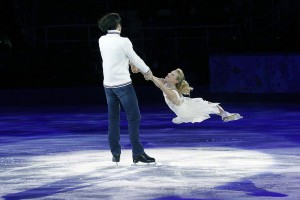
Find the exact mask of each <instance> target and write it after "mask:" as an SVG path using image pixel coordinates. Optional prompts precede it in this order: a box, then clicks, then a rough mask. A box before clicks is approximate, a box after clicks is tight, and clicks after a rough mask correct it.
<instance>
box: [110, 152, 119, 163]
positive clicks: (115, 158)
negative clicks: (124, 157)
mask: <svg viewBox="0 0 300 200" xmlns="http://www.w3.org/2000/svg"><path fill="white" fill-rule="evenodd" d="M112 161H113V162H116V163H117V162H120V154H113V157H112Z"/></svg>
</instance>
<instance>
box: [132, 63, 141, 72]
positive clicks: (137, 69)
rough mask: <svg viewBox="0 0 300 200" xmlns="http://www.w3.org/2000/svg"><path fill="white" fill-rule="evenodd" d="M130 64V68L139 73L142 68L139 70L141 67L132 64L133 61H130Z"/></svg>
mask: <svg viewBox="0 0 300 200" xmlns="http://www.w3.org/2000/svg"><path fill="white" fill-rule="evenodd" d="M129 65H130V68H131V71H132V73H135V74H136V73H139V72H140V70H139V68H137V67H136V66H134V64H132V63H129Z"/></svg>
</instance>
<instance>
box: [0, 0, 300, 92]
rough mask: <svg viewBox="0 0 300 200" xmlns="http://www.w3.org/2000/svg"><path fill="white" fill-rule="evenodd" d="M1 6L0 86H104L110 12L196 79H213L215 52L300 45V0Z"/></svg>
mask: <svg viewBox="0 0 300 200" xmlns="http://www.w3.org/2000/svg"><path fill="white" fill-rule="evenodd" d="M0 9H1V12H0V18H1V21H0V22H1V31H0V41H1V43H0V45H1V50H0V87H1V88H2V89H16V88H70V87H71V88H72V87H77V88H78V87H95V86H96V87H99V86H101V85H102V67H101V62H102V60H101V56H100V52H99V49H98V38H99V37H100V36H101V35H102V34H103V33H102V32H101V31H100V30H99V29H98V27H97V21H98V19H100V18H101V17H102V16H103V15H105V14H107V13H109V12H118V13H119V14H120V15H121V17H122V20H123V29H122V36H124V37H128V38H129V39H130V40H131V41H132V43H133V45H134V49H135V51H136V52H137V53H138V55H139V56H140V57H141V58H142V59H143V60H144V61H145V63H146V64H147V65H148V66H149V67H150V68H151V69H152V70H153V73H154V74H155V75H157V76H165V74H166V73H167V72H169V71H170V70H173V69H175V68H177V67H180V68H181V69H183V70H184V72H185V75H186V78H187V80H188V81H189V82H190V84H191V85H196V86H208V85H209V62H208V60H209V56H210V55H212V54H216V53H218V54H220V53H221V54H222V53H270V52H273V53H274V52H275V53H276V52H279V53H280V52H294V53H295V52H299V49H300V35H299V30H300V12H299V11H300V10H299V9H300V1H299V0H181V1H179V0H149V1H141V0H1V1H0ZM132 78H133V81H134V84H135V85H136V86H144V85H149V84H151V83H150V82H147V81H144V80H143V78H142V76H141V75H133V76H132Z"/></svg>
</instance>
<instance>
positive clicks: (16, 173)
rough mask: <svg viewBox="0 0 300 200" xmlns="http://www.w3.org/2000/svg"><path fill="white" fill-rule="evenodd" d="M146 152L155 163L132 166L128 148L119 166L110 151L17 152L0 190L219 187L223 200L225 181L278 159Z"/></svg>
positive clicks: (124, 192)
mask: <svg viewBox="0 0 300 200" xmlns="http://www.w3.org/2000/svg"><path fill="white" fill-rule="evenodd" d="M147 153H149V155H152V156H153V157H155V158H156V159H157V163H156V164H144V163H137V164H136V165H133V163H132V158H131V150H128V149H127V150H123V151H122V154H121V161H120V163H119V164H118V166H116V165H115V164H114V163H112V162H111V155H110V154H109V152H108V151H107V150H89V151H74V152H64V153H57V154H50V155H41V156H21V157H18V156H17V155H16V157H14V158H12V159H13V160H14V162H6V163H5V165H4V163H3V162H1V165H2V166H1V168H0V170H1V173H0V180H1V186H2V187H1V189H0V194H3V195H2V198H3V199H26V198H27V199H28V198H39V199H49V198H51V199H72V198H74V197H76V198H78V199H84V198H85V199H89V198H98V199H99V198H101V199H120V197H122V199H123V198H125V199H126V198H127V199H133V200H135V199H158V198H162V197H165V196H182V197H186V198H193V197H195V195H196V196H201V195H202V196H211V194H206V193H207V192H208V191H213V190H215V189H214V188H218V187H219V189H221V190H222V193H221V192H220V194H218V192H217V191H215V192H214V195H215V197H216V198H218V197H222V195H224V191H225V190H227V189H228V188H227V189H226V188H224V187H225V186H226V184H230V183H236V182H239V180H241V179H245V178H248V177H253V176H257V175H258V174H264V173H266V172H268V170H269V169H270V168H271V167H272V166H273V165H274V164H275V162H276V161H275V160H274V159H273V158H272V157H271V156H270V155H268V154H264V153H261V152H257V151H250V150H241V149H233V148H215V147H214V148H203V147H199V148H198V147H196V148H195V147H194V148H160V149H148V150H147ZM2 161H3V160H2ZM228 191H229V190H228ZM229 192H230V191H229ZM242 194H243V195H244V194H245V193H244V192H242ZM193 195H194V196H193ZM218 195H220V196H218ZM240 195H241V194H240Z"/></svg>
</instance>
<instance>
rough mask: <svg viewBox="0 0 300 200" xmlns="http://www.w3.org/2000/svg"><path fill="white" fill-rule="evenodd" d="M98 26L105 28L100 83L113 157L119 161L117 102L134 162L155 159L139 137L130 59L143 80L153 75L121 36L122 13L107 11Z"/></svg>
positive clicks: (118, 114)
mask: <svg viewBox="0 0 300 200" xmlns="http://www.w3.org/2000/svg"><path fill="white" fill-rule="evenodd" d="M98 26H99V28H100V29H101V30H102V31H103V32H107V34H106V35H103V36H101V37H100V38H99V48H100V52H101V56H102V61H103V63H102V67H103V76H104V80H103V85H104V90H105V94H106V100H107V106H108V120H109V128H108V140H109V145H110V149H111V153H112V161H113V162H120V154H121V146H120V104H121V105H122V106H123V108H124V110H125V112H126V115H127V121H128V131H129V136H130V142H131V145H132V158H133V162H134V163H137V162H144V163H151V162H155V159H154V158H151V157H150V156H148V155H147V154H146V153H145V152H144V147H143V145H142V144H141V143H140V139H139V126H140V119H141V116H140V111H139V106H138V101H137V97H136V93H135V90H134V88H133V86H132V81H131V78H130V72H129V62H130V63H133V64H134V66H136V67H137V68H138V69H139V70H140V71H141V72H142V73H143V74H144V77H145V79H146V80H150V79H151V78H152V72H151V70H150V68H149V67H148V66H147V65H146V64H145V63H144V61H143V60H142V59H141V58H140V57H139V56H138V55H137V54H136V53H135V51H134V50H133V47H132V43H131V41H130V40H129V39H128V38H126V37H121V36H120V33H121V29H122V28H121V17H120V15H119V14H117V13H109V14H107V15H105V16H104V17H102V18H101V19H100V20H99V21H98Z"/></svg>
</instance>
